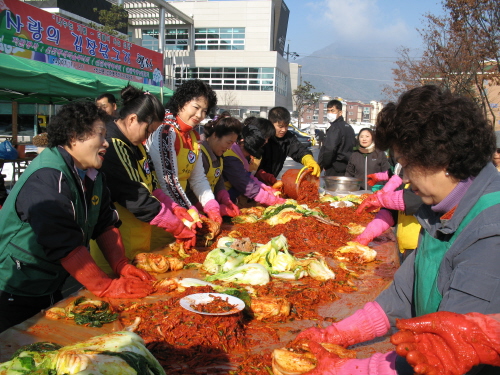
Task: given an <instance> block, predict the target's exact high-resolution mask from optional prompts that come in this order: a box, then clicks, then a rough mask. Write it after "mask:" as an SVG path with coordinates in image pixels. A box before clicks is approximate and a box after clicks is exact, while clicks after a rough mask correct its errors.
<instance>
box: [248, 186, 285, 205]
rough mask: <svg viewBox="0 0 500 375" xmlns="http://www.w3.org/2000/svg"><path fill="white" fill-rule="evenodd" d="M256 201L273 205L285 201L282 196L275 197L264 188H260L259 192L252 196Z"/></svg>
mask: <svg viewBox="0 0 500 375" xmlns="http://www.w3.org/2000/svg"><path fill="white" fill-rule="evenodd" d="M254 199H255V201H256V202H259V203H260V204H265V205H266V206H274V205H275V204H283V203H286V200H284V199H283V198H280V197H277V196H275V195H273V194H271V193H269V192H268V191H266V190H264V189H260V191H259V194H257V196H256V197H255V198H254Z"/></svg>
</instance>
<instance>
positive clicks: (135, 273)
mask: <svg viewBox="0 0 500 375" xmlns="http://www.w3.org/2000/svg"><path fill="white" fill-rule="evenodd" d="M120 275H121V276H124V277H129V278H130V277H135V278H137V279H140V280H142V281H155V280H156V278H155V277H154V276H153V275H150V274H149V273H148V272H146V271H144V270H140V269H139V268H137V267H134V266H133V265H131V264H127V265H125V266H124V267H123V268H122V270H121V271H120Z"/></svg>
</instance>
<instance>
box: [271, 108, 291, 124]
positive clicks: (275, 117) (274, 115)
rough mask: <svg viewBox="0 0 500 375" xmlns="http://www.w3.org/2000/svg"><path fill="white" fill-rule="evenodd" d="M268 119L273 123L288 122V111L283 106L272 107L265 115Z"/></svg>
mask: <svg viewBox="0 0 500 375" xmlns="http://www.w3.org/2000/svg"><path fill="white" fill-rule="evenodd" d="M267 118H268V119H269V121H271V122H272V123H273V124H276V123H277V122H278V123H283V124H285V125H288V124H290V111H289V110H288V109H286V108H285V107H274V108H271V110H270V111H269V115H268V116H267Z"/></svg>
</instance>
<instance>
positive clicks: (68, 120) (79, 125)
mask: <svg viewBox="0 0 500 375" xmlns="http://www.w3.org/2000/svg"><path fill="white" fill-rule="evenodd" d="M106 118H108V115H107V114H106V112H104V111H103V110H101V109H99V108H97V106H96V105H95V103H92V102H83V101H81V102H80V101H77V102H72V103H69V104H65V105H63V106H62V107H61V109H60V110H59V112H57V114H56V115H55V116H52V118H51V119H50V122H49V125H48V126H47V140H48V147H57V146H68V147H70V146H71V141H72V140H73V139H79V140H84V139H87V138H88V137H89V136H91V135H92V134H93V131H94V122H95V121H97V120H101V121H103V122H104V121H105V119H106Z"/></svg>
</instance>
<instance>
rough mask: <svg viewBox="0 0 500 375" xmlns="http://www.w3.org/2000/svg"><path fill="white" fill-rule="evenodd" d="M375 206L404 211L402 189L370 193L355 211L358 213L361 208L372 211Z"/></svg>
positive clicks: (361, 210)
mask: <svg viewBox="0 0 500 375" xmlns="http://www.w3.org/2000/svg"><path fill="white" fill-rule="evenodd" d="M377 208H388V209H390V210H398V211H404V210H405V202H404V200H403V190H397V191H393V192H383V191H381V192H379V193H377V194H371V195H370V196H369V197H368V198H366V199H365V200H364V201H363V202H362V203H361V204H360V205H359V207H358V209H357V210H356V213H357V214H360V213H361V212H363V210H366V212H372V211H374V210H376V209H377Z"/></svg>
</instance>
